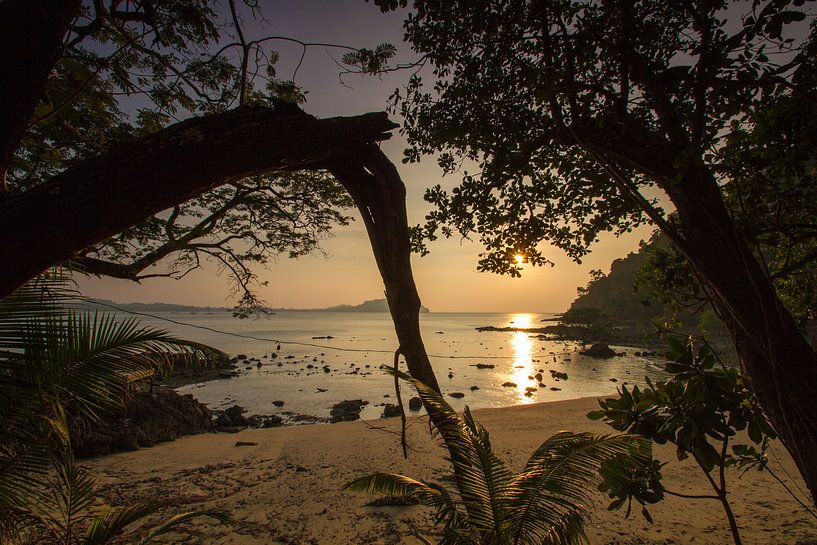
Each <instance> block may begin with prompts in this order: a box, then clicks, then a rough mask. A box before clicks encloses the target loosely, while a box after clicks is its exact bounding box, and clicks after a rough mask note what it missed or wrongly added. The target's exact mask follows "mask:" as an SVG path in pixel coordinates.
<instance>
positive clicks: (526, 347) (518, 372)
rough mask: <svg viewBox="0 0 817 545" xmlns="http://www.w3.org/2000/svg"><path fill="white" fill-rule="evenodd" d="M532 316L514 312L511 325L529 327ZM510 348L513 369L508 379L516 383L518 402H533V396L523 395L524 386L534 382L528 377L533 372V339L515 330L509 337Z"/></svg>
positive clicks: (521, 327)
mask: <svg viewBox="0 0 817 545" xmlns="http://www.w3.org/2000/svg"><path fill="white" fill-rule="evenodd" d="M532 319H533V317H532V316H531V315H530V314H516V315H514V316H513V318H512V320H511V325H512V326H513V327H516V328H520V329H526V328H529V327H531V323H532ZM511 348H512V349H513V369H512V375H511V378H510V379H509V380H510V381H511V382H514V383H516V390H517V395H518V397H519V403H533V401H534V399H533V397H529V396H526V395H525V388H526V387H528V386H531V385H534V386H535V384H534V383H533V382H531V380H530V379H528V377H529V376H531V375H533V374H534V370H533V360H532V356H533V341H531V340H530V337H529V336H528V333H526V332H524V331H515V332H514V333H513V337H511Z"/></svg>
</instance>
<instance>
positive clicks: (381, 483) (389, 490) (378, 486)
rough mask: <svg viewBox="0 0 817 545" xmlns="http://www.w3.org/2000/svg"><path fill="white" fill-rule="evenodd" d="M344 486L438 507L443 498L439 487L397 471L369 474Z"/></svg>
mask: <svg viewBox="0 0 817 545" xmlns="http://www.w3.org/2000/svg"><path fill="white" fill-rule="evenodd" d="M343 488H344V489H346V490H351V491H353V492H364V493H366V494H379V495H382V496H389V497H395V498H400V499H404V500H408V501H411V502H417V503H421V504H423V505H427V506H429V507H438V506H439V505H440V501H441V499H442V494H441V493H440V491H439V490H438V489H434V488H432V487H430V486H429V485H428V484H426V483H424V482H422V481H418V480H415V479H412V478H411V477H405V476H403V475H397V474H395V473H374V474H372V475H367V476H366V477H361V478H359V479H355V480H354V481H352V482H349V483H346V484H345V485H343Z"/></svg>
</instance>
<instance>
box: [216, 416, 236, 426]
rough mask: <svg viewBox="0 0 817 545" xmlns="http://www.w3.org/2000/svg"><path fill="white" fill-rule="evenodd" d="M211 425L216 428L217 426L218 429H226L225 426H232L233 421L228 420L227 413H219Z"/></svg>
mask: <svg viewBox="0 0 817 545" xmlns="http://www.w3.org/2000/svg"><path fill="white" fill-rule="evenodd" d="M213 423H214V424H215V425H216V426H218V427H219V428H224V427H227V426H232V425H233V419H232V418H230V417H229V416H228V415H227V413H221V414H220V415H218V416H217V417H216V419H215V420H214V421H213Z"/></svg>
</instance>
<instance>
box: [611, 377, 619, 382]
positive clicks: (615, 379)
mask: <svg viewBox="0 0 817 545" xmlns="http://www.w3.org/2000/svg"><path fill="white" fill-rule="evenodd" d="M610 382H618V379H617V378H611V379H610Z"/></svg>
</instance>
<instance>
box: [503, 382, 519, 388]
mask: <svg viewBox="0 0 817 545" xmlns="http://www.w3.org/2000/svg"><path fill="white" fill-rule="evenodd" d="M502 386H504V387H505V388H516V383H515V382H503V383H502Z"/></svg>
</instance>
